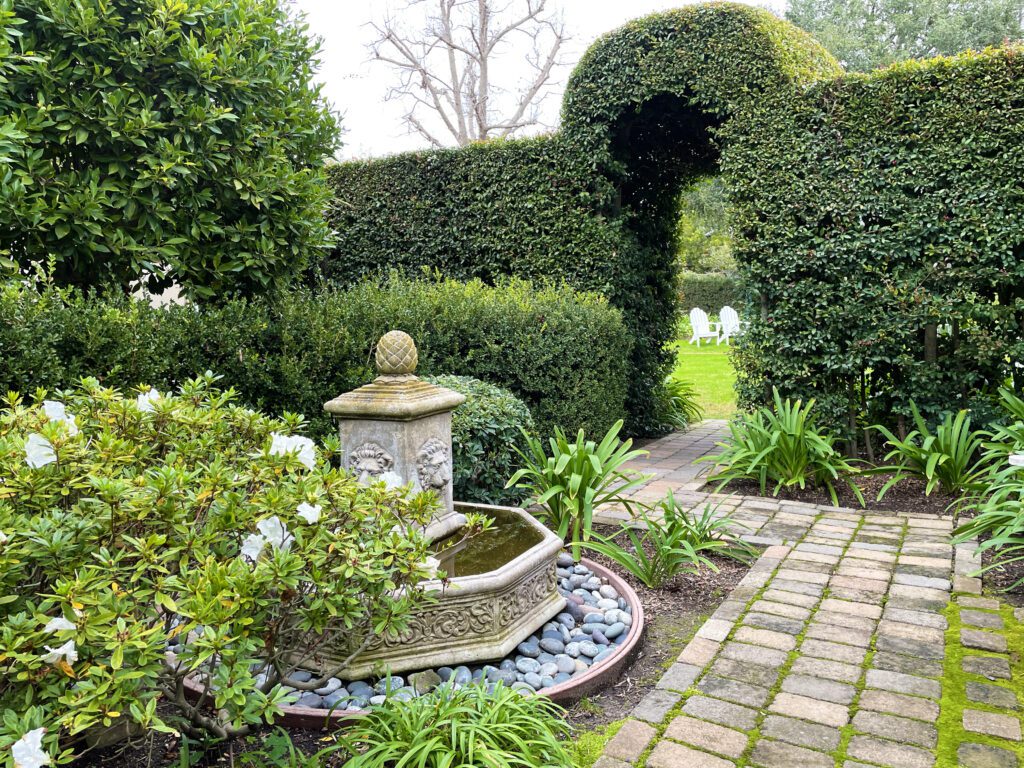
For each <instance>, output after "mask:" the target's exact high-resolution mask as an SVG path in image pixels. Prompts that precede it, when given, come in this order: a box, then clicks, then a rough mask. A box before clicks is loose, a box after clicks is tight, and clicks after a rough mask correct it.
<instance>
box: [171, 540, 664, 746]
mask: <svg viewBox="0 0 1024 768" xmlns="http://www.w3.org/2000/svg"><path fill="white" fill-rule="evenodd" d="M580 562H581V563H583V564H584V565H586V566H587V567H588V568H590V569H591V570H592V571H593V572H594V573H595V574H596V575H598V576H599V577H600V578H601V579H602V580H603V581H604V582H605V583H607V584H611V585H612V586H614V587H615V588H616V589H617V590H618V592H619V593H620V594H621V595H622V596H623V597H625V598H626V601H627V603H628V604H629V606H630V608H631V609H632V614H633V625H632V626H631V627H630V628H629V632H628V633H627V635H626V638H625V640H624V641H623V642H622V643H621V644H620V646H619V648H618V650H617V651H616V652H615V653H614V654H613V655H612V656H610V657H609V658H607V659H605V660H604V661H601V662H598V663H597V664H594V665H593V666H592V667H591V668H590V669H589V670H588V671H587V672H585V673H584V674H582V675H579V676H573V678H572V679H571V680H569V681H568V682H565V683H562V684H560V685H556V686H553V687H551V688H545V689H544V690H542V691H540V692H539V693H538V694H537V695H538V696H547V697H548V698H550V699H551V700H552V701H555V702H557V703H559V704H562V705H565V706H568V705H570V704H573V703H575V702H576V701H579V700H580V699H581V698H583V697H585V696H589V695H591V694H593V693H595V692H597V691H600V690H602V689H604V688H607V687H608V686H609V685H612V684H613V683H614V682H615V681H616V680H618V679H619V676H620V675H621V674H622V672H623V670H624V669H625V668H626V666H627V665H628V664H629V663H630V662H632V660H633V659H634V658H636V655H637V653H638V652H639V651H640V649H641V647H642V642H643V636H644V631H645V617H644V610H643V606H642V605H641V603H640V598H639V597H638V596H637V594H636V592H635V591H633V589H632V588H631V587H630V586H629V584H628V583H627V582H626V581H625V579H623V578H621V577H620V576H618V575H617V574H616V573H614V572H613V571H611V570H609V569H607V568H605V567H603V566H601V565H598V564H597V563H595V562H593V561H591V560H587V559H586V558H583V559H582V560H581V561H580ZM186 685H188V686H189V688H190V689H191V685H189V683H188V681H186ZM190 693H192V694H193V698H196V697H198V695H199V691H198V690H196V691H194V692H193V691H191V690H190ZM281 709H282V715H281V718H280V720H279V721H278V722H279V723H280V724H281V725H284V726H287V727H289V728H301V729H307V730H323V729H328V730H330V729H333V728H337V727H338V726H340V725H343V724H345V723H349V722H354V721H355V720H357V719H359V718H360V717H363V716H365V715H366V714H367V712H366V711H365V710H359V709H341V708H338V709H333V710H330V711H325V710H323V709H313V708H311V707H301V706H298V705H295V704H291V705H286V706H284V707H282V708H281Z"/></svg>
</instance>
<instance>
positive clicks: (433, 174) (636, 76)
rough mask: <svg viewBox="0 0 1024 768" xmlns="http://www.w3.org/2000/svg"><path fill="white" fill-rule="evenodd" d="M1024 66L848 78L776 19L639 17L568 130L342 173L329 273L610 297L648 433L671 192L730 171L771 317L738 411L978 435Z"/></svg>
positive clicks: (846, 426)
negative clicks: (952, 414) (407, 273)
mask: <svg viewBox="0 0 1024 768" xmlns="http://www.w3.org/2000/svg"><path fill="white" fill-rule="evenodd" d="M1021 50H1022V49H1021V48H1019V47H1009V48H1006V49H1001V50H990V51H987V52H984V53H980V54H979V53H968V54H964V55H961V56H957V57H954V58H948V59H935V60H931V61H921V62H916V61H915V62H907V63H904V64H900V65H896V66H894V67H890V68H889V69H885V70H880V71H877V72H873V73H871V74H869V75H848V76H847V75H843V73H842V71H841V68H840V67H839V65H838V64H837V63H836V62H835V60H834V59H832V57H831V56H830V55H829V54H828V53H827V52H826V51H825V50H824V49H823V48H822V47H821V46H819V45H818V44H817V43H815V42H814V41H813V40H811V39H810V38H809V37H808V36H807V35H806V34H804V33H802V32H800V31H799V30H797V29H796V28H795V27H793V26H792V25H790V24H788V23H786V22H783V21H780V20H779V19H776V18H774V17H773V16H771V14H769V13H767V12H765V11H761V10H757V9H753V8H749V7H746V6H736V5H732V4H728V3H712V4H708V5H703V6H689V7H686V8H683V9H680V10H678V11H670V12H667V13H662V14H657V15H654V16H650V17H647V18H644V19H639V20H637V21H634V22H631V23H629V24H627V25H625V26H624V27H622V28H621V29H619V30H616V31H615V32H612V33H611V34H609V35H606V36H605V37H603V38H601V39H600V40H599V41H598V42H597V43H595V44H594V46H592V47H591V49H590V50H589V51H588V52H587V53H586V55H585V56H584V57H583V59H582V60H581V61H580V63H579V65H578V66H577V68H576V70H575V71H574V73H573V75H572V77H571V78H570V82H569V85H568V88H567V90H566V94H565V102H564V106H563V120H562V123H563V128H562V130H561V131H560V132H559V133H558V134H556V135H554V136H551V137H545V138H541V139H532V140H527V141H505V142H495V143H491V144H487V145H483V146H475V147H471V148H468V149H464V150H453V151H448V152H425V153H418V154H413V155H402V156H399V157H395V158H388V159H385V160H381V161H373V162H368V163H357V164H349V165H345V166H340V167H338V168H335V169H334V170H333V171H332V173H331V177H332V182H333V184H334V187H335V194H336V200H335V214H334V221H333V223H334V224H335V226H336V228H337V229H338V232H339V235H338V248H337V250H336V251H335V252H334V253H333V254H331V255H329V256H328V257H327V259H326V260H325V262H324V264H322V265H321V266H322V272H323V274H324V275H326V276H327V277H328V279H330V280H336V281H340V282H343V283H344V282H348V281H350V280H355V279H358V278H359V277H360V276H361V275H363V274H366V273H367V272H368V271H372V270H374V269H377V268H378V265H389V264H392V263H399V264H401V265H403V266H404V267H406V268H414V267H418V266H421V265H425V264H426V265H436V266H437V267H438V268H440V269H442V270H444V271H446V272H450V273H453V274H457V275H459V276H462V277H466V276H480V277H482V278H483V279H485V280H491V279H495V276H497V275H500V274H504V273H510V274H519V275H527V276H531V277H536V276H539V275H556V276H558V277H559V278H564V279H565V280H567V281H569V282H570V283H572V284H574V285H581V286H585V287H587V288H589V289H592V290H596V291H600V292H602V293H604V294H605V295H606V296H607V297H608V298H609V300H610V301H611V302H612V303H613V304H614V305H616V306H618V307H621V308H622V310H623V313H624V319H625V322H626V324H627V327H628V328H629V330H630V332H631V333H632V335H633V337H634V338H635V340H636V344H635V347H634V351H633V356H632V359H631V361H630V363H631V372H632V376H631V385H632V389H631V391H630V396H629V400H628V404H629V409H630V414H631V419H630V422H629V428H630V430H631V431H633V432H634V433H637V432H643V431H653V430H656V429H657V427H658V425H657V418H656V412H657V411H656V408H655V407H654V406H655V403H657V401H658V388H659V387H660V386H661V384H660V383H661V381H662V378H663V375H662V374H663V373H664V372H665V368H666V362H667V355H668V353H667V351H666V348H665V342H667V341H668V340H669V339H670V338H671V334H672V330H673V327H674V321H675V311H676V309H677V307H676V301H677V298H678V296H677V282H676V281H677V275H676V274H675V263H674V255H673V253H672V233H673V228H674V227H675V223H676V215H677V207H676V201H677V197H678V193H679V191H680V190H681V188H682V187H683V186H684V185H685V184H687V183H688V182H689V181H690V180H692V179H693V178H694V176H697V175H701V174H703V173H708V172H714V171H716V170H720V171H721V173H722V174H723V177H724V179H725V182H726V186H727V188H728V189H729V192H730V198H731V204H732V207H733V212H734V220H733V223H734V225H735V228H736V259H737V262H738V264H739V268H740V274H741V278H742V282H743V284H744V285H745V286H747V287H748V289H749V290H750V291H751V294H752V296H751V298H752V300H753V304H754V307H753V312H751V313H749V314H751V315H753V316H752V318H751V319H752V320H754V326H753V328H752V329H751V332H750V333H749V334H747V335H746V336H745V337H744V339H743V340H742V343H741V344H740V345H739V349H738V351H737V353H736V358H735V359H736V361H737V366H738V369H739V381H738V386H739V390H740V396H741V402H742V403H743V404H745V405H747V406H753V405H756V404H761V403H765V402H768V401H769V400H770V392H771V387H772V386H773V385H774V386H777V387H778V388H779V390H780V391H781V393H782V395H783V396H784V397H785V396H797V397H804V398H809V397H812V396H813V397H817V399H818V402H819V407H820V409H821V414H822V415H821V418H822V421H823V424H825V425H826V426H828V427H830V428H833V429H835V428H840V429H843V430H845V432H846V436H847V437H848V438H852V437H853V436H855V435H859V434H861V433H862V430H863V428H864V427H865V426H867V425H869V424H873V423H882V424H885V425H886V426H889V427H891V428H892V429H893V430H894V431H899V429H900V427H901V426H902V421H903V419H904V416H905V415H906V413H907V409H908V407H909V401H910V400H911V399H913V400H914V401H915V402H917V403H918V404H919V405H920V406H921V407H922V409H923V410H924V411H925V412H926V413H927V414H928V415H929V416H937V415H938V414H939V413H940V412H941V411H944V410H953V409H956V408H959V407H964V406H966V407H971V408H973V409H975V410H976V411H977V412H979V413H978V415H979V416H981V417H982V418H983V417H984V416H985V414H986V413H987V412H988V406H989V404H990V402H991V401H992V400H993V399H994V393H995V389H996V387H998V386H999V385H1000V384H1002V383H1003V382H1004V381H1005V380H1006V379H1007V378H1008V377H1009V376H1011V374H1013V372H1014V368H1013V366H1014V363H1017V362H1022V361H1024V341H1022V337H1024V236H1022V235H1021V233H1022V232H1024V188H1022V187H1021V183H1020V179H1021V178H1024V153H1022V152H1021V151H1020V147H1022V146H1024V120H1022V119H1021V116H1022V110H1024V107H1022V103H1024V102H1022V98H1021V94H1022V93H1024V66H1022V64H1021V61H1022V58H1021V55H1020V54H1021ZM708 303H709V305H713V304H718V303H719V301H714V302H711V301H710V300H708ZM722 303H724V302H722ZM715 309H717V307H716V308H715ZM1021 378H1022V377H1020V376H1018V377H1017V383H1018V386H1020V384H1021ZM856 447H857V446H856V444H855V443H852V444H851V448H856Z"/></svg>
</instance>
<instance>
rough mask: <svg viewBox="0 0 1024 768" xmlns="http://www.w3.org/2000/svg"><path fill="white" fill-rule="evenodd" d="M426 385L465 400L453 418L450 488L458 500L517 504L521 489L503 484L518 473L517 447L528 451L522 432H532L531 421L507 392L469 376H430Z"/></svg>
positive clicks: (520, 402) (522, 407)
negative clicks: (432, 384) (451, 392)
mask: <svg viewBox="0 0 1024 768" xmlns="http://www.w3.org/2000/svg"><path fill="white" fill-rule="evenodd" d="M425 378H426V379H427V381H430V382H433V383H434V384H437V385H438V386H440V387H447V388H448V389H453V390H455V391H456V392H460V393H462V394H463V395H465V396H466V402H464V403H463V404H462V405H460V406H459V407H458V408H456V409H455V412H454V413H453V414H452V454H453V461H452V486H453V489H454V491H455V498H456V499H458V500H459V501H472V502H479V503H483V504H518V503H519V502H521V501H522V500H523V492H522V490H521V489H519V488H507V489H506V488H505V483H506V482H508V479H509V478H510V477H512V475H513V474H515V471H516V470H517V469H519V466H520V463H521V459H520V458H519V455H518V454H517V453H516V451H515V449H516V448H517V447H519V448H520V449H522V450H526V441H525V440H524V439H523V435H522V432H520V430H521V429H522V430H526V431H527V432H530V433H532V432H533V431H534V427H533V417H532V416H531V415H530V409H529V408H527V407H526V405H525V404H524V403H523V401H522V400H520V399H519V398H518V397H516V396H515V395H513V394H512V393H511V392H509V391H508V390H507V389H503V388H502V387H498V386H495V385H494V384H489V383H487V382H486V381H480V380H479V379H474V378H472V377H470V376H427V377H425Z"/></svg>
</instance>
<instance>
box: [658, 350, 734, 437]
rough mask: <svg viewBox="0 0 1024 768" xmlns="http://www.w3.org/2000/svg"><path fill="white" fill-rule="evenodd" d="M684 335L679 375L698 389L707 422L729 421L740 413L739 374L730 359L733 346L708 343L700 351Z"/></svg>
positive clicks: (676, 372)
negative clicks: (737, 375) (737, 402)
mask: <svg viewBox="0 0 1024 768" xmlns="http://www.w3.org/2000/svg"><path fill="white" fill-rule="evenodd" d="M688 338H689V336H688V335H687V336H682V337H681V338H680V340H679V341H677V342H676V343H675V344H674V345H673V346H674V347H675V349H676V367H675V371H674V373H675V375H677V376H679V377H680V378H681V379H682V380H683V381H687V382H689V383H690V384H692V385H693V386H694V388H695V389H696V390H697V402H698V404H699V405H700V407H701V409H702V410H703V411H704V418H705V419H728V418H729V417H730V416H732V415H733V413H735V412H736V390H735V389H733V384H734V383H735V381H736V372H735V371H734V370H733V367H732V363H731V362H730V360H729V347H727V346H726V345H725V344H722V345H721V346H715V343H714V341H712V342H711V343H710V344H708V343H707V342H704V343H703V344H701V346H700V347H699V348H698V347H697V345H696V344H688V343H687V339H688Z"/></svg>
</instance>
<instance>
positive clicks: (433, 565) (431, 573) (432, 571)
mask: <svg viewBox="0 0 1024 768" xmlns="http://www.w3.org/2000/svg"><path fill="white" fill-rule="evenodd" d="M423 565H424V566H426V568H427V578H428V579H433V578H435V577H436V576H437V572H438V570H440V568H441V561H440V560H438V559H437V558H436V557H428V558H427V559H426V560H424V561H423Z"/></svg>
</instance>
